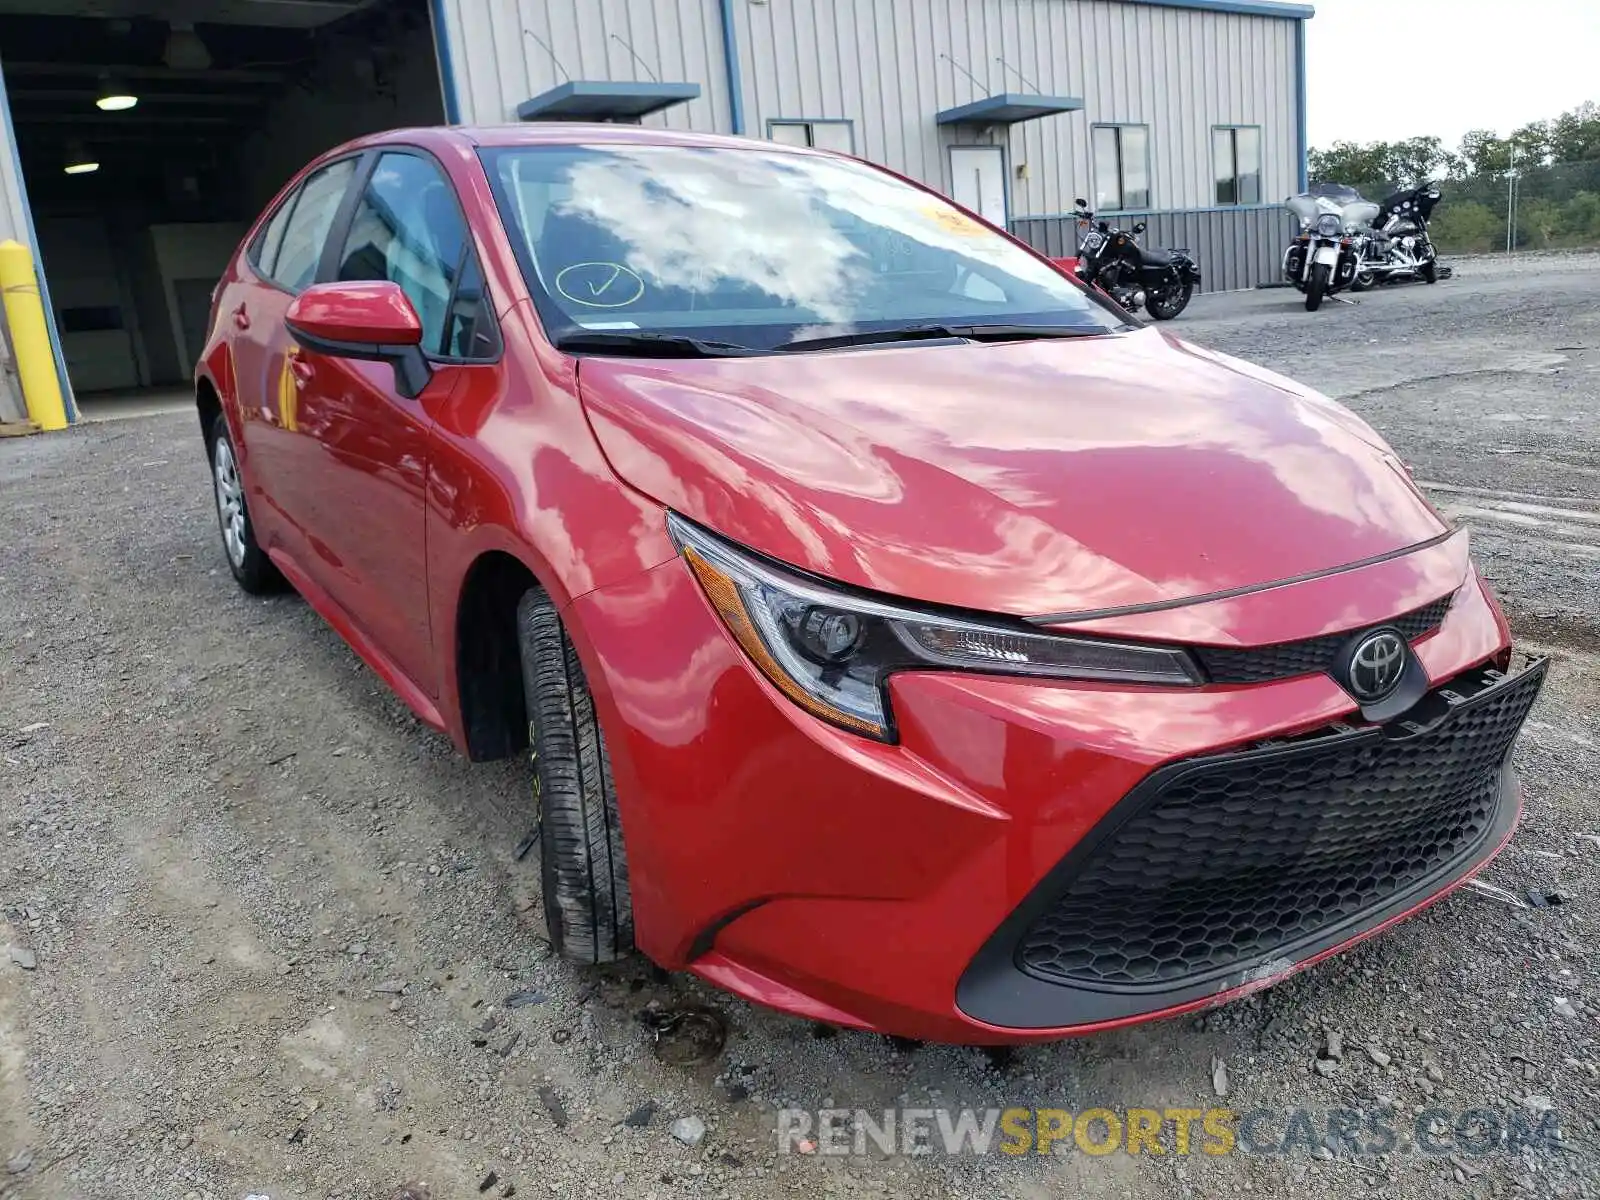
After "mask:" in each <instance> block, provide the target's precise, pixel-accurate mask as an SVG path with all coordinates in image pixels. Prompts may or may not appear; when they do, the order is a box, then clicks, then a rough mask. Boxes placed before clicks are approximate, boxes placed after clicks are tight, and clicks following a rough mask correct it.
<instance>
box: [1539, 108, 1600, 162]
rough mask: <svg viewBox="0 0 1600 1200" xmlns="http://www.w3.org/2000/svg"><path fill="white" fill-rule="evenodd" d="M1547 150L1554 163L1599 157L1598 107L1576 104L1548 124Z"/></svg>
mask: <svg viewBox="0 0 1600 1200" xmlns="http://www.w3.org/2000/svg"><path fill="white" fill-rule="evenodd" d="M1550 150H1551V154H1552V155H1553V156H1554V158H1555V160H1556V162H1587V161H1589V160H1590V159H1596V158H1600V104H1596V103H1595V102H1594V101H1593V100H1591V101H1589V102H1588V103H1586V104H1580V105H1579V106H1578V107H1577V108H1575V109H1573V110H1572V111H1571V112H1567V113H1562V114H1561V115H1560V116H1559V117H1557V118H1556V119H1555V120H1554V121H1553V122H1551V129H1550Z"/></svg>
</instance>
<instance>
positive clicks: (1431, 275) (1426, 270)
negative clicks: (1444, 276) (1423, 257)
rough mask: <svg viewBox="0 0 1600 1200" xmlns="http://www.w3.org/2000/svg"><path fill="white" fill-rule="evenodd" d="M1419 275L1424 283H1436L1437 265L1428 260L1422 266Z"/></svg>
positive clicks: (1437, 277) (1437, 279) (1437, 280)
mask: <svg viewBox="0 0 1600 1200" xmlns="http://www.w3.org/2000/svg"><path fill="white" fill-rule="evenodd" d="M1421 275H1422V281H1423V282H1424V283H1438V282H1439V264H1438V263H1437V262H1435V261H1434V260H1433V259H1431V258H1430V259H1429V260H1428V261H1427V262H1425V263H1423V264H1422V269H1421Z"/></svg>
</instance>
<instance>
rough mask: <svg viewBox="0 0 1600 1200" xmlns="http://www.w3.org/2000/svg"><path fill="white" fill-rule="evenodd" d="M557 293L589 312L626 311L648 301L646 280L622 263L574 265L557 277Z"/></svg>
mask: <svg viewBox="0 0 1600 1200" xmlns="http://www.w3.org/2000/svg"><path fill="white" fill-rule="evenodd" d="M556 291H558V292H560V293H561V295H562V296H564V297H565V298H566V299H568V300H571V301H572V302H573V303H574V304H581V305H583V306H584V307H585V308H626V307H627V306H628V305H630V304H635V303H637V302H638V301H639V300H641V299H642V298H643V297H644V280H643V279H642V278H640V276H639V274H638V273H637V272H635V271H630V270H629V269H628V268H627V267H625V266H623V265H622V264H621V263H609V262H582V263H573V264H572V265H571V266H570V267H567V268H565V269H564V270H563V271H561V273H560V274H558V275H557V276H556Z"/></svg>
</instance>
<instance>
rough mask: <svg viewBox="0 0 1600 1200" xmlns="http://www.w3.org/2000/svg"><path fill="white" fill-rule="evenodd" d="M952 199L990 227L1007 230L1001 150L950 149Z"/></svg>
mask: <svg viewBox="0 0 1600 1200" xmlns="http://www.w3.org/2000/svg"><path fill="white" fill-rule="evenodd" d="M950 181H951V187H950V196H951V198H952V199H953V200H954V201H955V202H956V203H957V204H960V205H962V206H963V207H965V208H970V209H971V210H972V211H973V212H975V213H977V214H978V215H979V216H980V217H982V218H983V219H984V220H985V221H988V222H989V223H990V224H991V225H998V226H999V227H1000V228H1001V229H1004V228H1005V227H1006V222H1007V220H1008V219H1009V217H1010V214H1009V213H1007V211H1006V152H1005V149H1004V147H1001V146H951V147H950Z"/></svg>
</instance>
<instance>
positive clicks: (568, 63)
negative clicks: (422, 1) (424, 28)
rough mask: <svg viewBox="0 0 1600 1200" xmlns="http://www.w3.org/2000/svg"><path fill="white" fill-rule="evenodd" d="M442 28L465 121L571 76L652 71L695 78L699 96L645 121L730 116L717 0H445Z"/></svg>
mask: <svg viewBox="0 0 1600 1200" xmlns="http://www.w3.org/2000/svg"><path fill="white" fill-rule="evenodd" d="M741 2H743V0H741ZM444 29H445V34H446V36H447V37H448V38H449V40H450V54H451V60H452V63H451V65H452V67H453V70H454V73H455V84H456V92H457V100H458V102H459V104H460V108H461V119H462V121H464V122H466V123H468V124H477V125H493V124H498V123H501V122H506V121H514V120H516V107H517V105H518V104H520V103H521V102H522V101H524V100H526V99H528V98H529V97H531V96H537V95H539V94H540V93H541V92H545V91H548V90H549V89H550V88H553V87H555V86H557V85H558V84H562V83H565V82H567V80H569V79H589V80H619V81H629V82H634V81H646V82H648V81H649V80H650V78H651V75H652V73H653V74H654V76H655V78H656V79H657V80H659V81H661V82H667V83H698V84H699V85H700V98H699V99H698V100H693V101H690V102H689V103H688V104H680V105H676V106H675V107H673V108H670V109H667V110H666V111H665V112H663V113H658V114H656V115H654V116H650V117H646V118H645V123H646V124H648V125H664V126H668V127H670V128H673V129H695V130H702V131H705V132H718V131H721V132H724V133H725V132H727V131H728V129H729V127H730V125H731V122H732V118H731V116H730V115H729V106H728V76H727V69H726V65H725V63H724V61H723V54H722V23H721V14H720V6H719V5H718V3H717V0H448V2H447V3H446V5H445V21H444ZM536 39H537V40H536ZM540 41H543V42H544V43H545V46H548V47H549V50H546V49H545V47H544V46H541V45H540V44H539V42H540ZM630 46H631V47H632V49H633V53H629V50H628V47H630ZM634 54H637V55H638V59H636V58H635V57H634ZM641 59H642V60H643V63H642V64H641V62H640V61H639V60H641Z"/></svg>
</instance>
